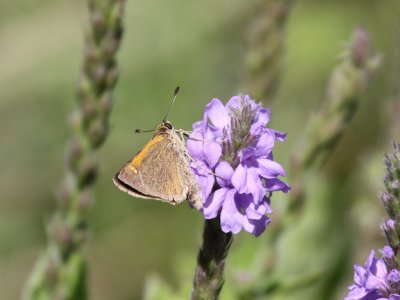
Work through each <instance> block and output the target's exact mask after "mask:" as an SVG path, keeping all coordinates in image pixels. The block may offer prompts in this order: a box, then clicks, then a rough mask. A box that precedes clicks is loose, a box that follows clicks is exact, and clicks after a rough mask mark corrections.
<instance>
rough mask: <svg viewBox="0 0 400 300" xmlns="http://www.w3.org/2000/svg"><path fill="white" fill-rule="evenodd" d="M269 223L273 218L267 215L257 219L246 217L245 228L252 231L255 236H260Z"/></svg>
mask: <svg viewBox="0 0 400 300" xmlns="http://www.w3.org/2000/svg"><path fill="white" fill-rule="evenodd" d="M269 223H271V220H270V219H269V218H267V217H266V216H265V215H264V216H262V217H261V218H260V219H257V220H254V219H249V218H247V217H246V218H244V222H243V228H244V230H246V231H247V232H250V233H251V234H253V235H255V236H260V235H261V233H263V232H264V231H265V229H266V228H267V225H268V224H269Z"/></svg>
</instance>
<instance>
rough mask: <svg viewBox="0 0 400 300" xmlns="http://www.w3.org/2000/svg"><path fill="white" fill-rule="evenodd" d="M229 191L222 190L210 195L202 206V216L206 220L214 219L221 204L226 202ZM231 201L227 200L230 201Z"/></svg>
mask: <svg viewBox="0 0 400 300" xmlns="http://www.w3.org/2000/svg"><path fill="white" fill-rule="evenodd" d="M228 192H229V190H228V189H225V188H222V189H219V190H217V191H215V192H214V193H212V194H211V195H210V196H209V197H208V198H207V200H206V203H205V204H204V206H203V209H202V210H203V215H204V217H205V218H206V219H214V218H215V217H216V216H217V215H218V212H219V209H220V208H221V206H222V204H223V202H224V201H225V200H226V198H227V195H228ZM230 200H231V199H228V201H230Z"/></svg>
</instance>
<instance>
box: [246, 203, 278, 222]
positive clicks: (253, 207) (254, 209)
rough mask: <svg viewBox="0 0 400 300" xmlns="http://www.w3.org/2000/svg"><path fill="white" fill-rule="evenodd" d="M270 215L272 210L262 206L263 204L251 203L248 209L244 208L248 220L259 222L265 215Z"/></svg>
mask: <svg viewBox="0 0 400 300" xmlns="http://www.w3.org/2000/svg"><path fill="white" fill-rule="evenodd" d="M267 211H268V213H272V210H271V209H270V208H269V206H268V209H267V206H266V205H265V204H264V202H261V203H257V204H255V203H254V202H251V203H250V204H249V205H248V207H247V208H246V216H247V217H248V218H249V219H255V220H259V219H261V218H262V217H263V216H264V215H265V214H266V213H267Z"/></svg>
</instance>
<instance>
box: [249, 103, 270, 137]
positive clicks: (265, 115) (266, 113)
mask: <svg viewBox="0 0 400 300" xmlns="http://www.w3.org/2000/svg"><path fill="white" fill-rule="evenodd" d="M270 118H271V112H270V110H269V109H268V108H264V107H262V106H260V108H259V109H258V110H257V115H256V118H255V120H254V123H253V124H252V125H251V128H250V133H251V134H252V135H256V134H259V133H260V130H262V129H264V128H265V126H266V125H267V123H268V122H269V120H270Z"/></svg>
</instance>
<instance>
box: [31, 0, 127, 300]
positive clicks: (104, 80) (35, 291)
mask: <svg viewBox="0 0 400 300" xmlns="http://www.w3.org/2000/svg"><path fill="white" fill-rule="evenodd" d="M86 2H87V6H88V25H87V30H86V32H85V46H84V51H83V62H82V67H81V72H80V77H79V80H78V87H77V106H76V109H75V110H74V112H73V113H72V115H71V118H70V122H69V125H70V126H69V127H70V138H69V141H68V145H67V148H66V156H65V178H64V179H63V181H62V184H61V186H60V189H59V193H58V195H57V209H56V211H55V212H54V214H53V216H52V217H51V219H50V221H49V223H48V226H47V236H48V245H47V248H46V249H45V250H44V251H43V253H42V254H41V255H40V257H39V258H38V261H37V262H36V265H35V267H34V269H33V271H32V274H31V276H30V279H29V282H28V284H27V286H26V288H25V291H24V295H23V298H24V299H41V300H42V299H65V300H67V299H69V300H72V299H76V300H78V299H79V300H82V299H86V298H87V289H86V284H85V282H86V263H85V259H84V255H83V249H82V246H83V245H84V243H85V240H86V236H87V220H86V214H87V211H88V209H89V208H90V206H91V205H92V204H93V195H92V187H93V184H94V183H95V181H96V177H97V172H98V160H97V150H98V149H99V147H100V146H101V145H102V144H103V142H104V141H105V139H106V137H107V134H108V127H109V125H108V117H109V114H110V112H111V108H112V101H113V98H112V94H113V89H114V87H115V84H116V82H117V78H118V68H117V63H116V53H117V50H118V48H119V45H120V42H121V39H122V21H123V11H124V3H125V1H124V0H107V1H101V0H98V1H96V0H87V1H86Z"/></svg>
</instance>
